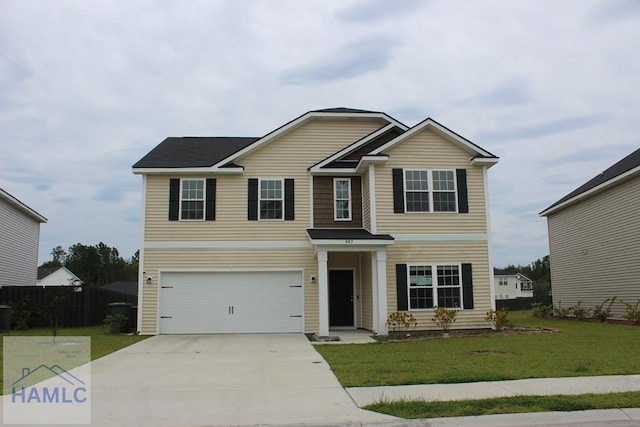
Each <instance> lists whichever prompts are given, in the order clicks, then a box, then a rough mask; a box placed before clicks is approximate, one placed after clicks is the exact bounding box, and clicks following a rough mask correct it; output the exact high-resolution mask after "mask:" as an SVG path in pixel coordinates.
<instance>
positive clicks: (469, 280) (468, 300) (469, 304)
mask: <svg viewBox="0 0 640 427" xmlns="http://www.w3.org/2000/svg"><path fill="white" fill-rule="evenodd" d="M462 294H463V295H464V297H463V298H464V300H463V301H462V307H463V308H465V309H472V308H473V271H472V269H471V264H462Z"/></svg>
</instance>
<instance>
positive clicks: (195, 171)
mask: <svg viewBox="0 0 640 427" xmlns="http://www.w3.org/2000/svg"><path fill="white" fill-rule="evenodd" d="M212 173H215V174H225V175H242V174H243V173H244V168H243V167H237V168H236V167H232V168H228V167H227V168H225V167H202V168H133V174H134V175H172V174H180V175H199V174H200V175H201V174H212Z"/></svg>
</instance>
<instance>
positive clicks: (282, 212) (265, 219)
mask: <svg viewBox="0 0 640 427" xmlns="http://www.w3.org/2000/svg"><path fill="white" fill-rule="evenodd" d="M267 181H278V182H280V198H279V199H263V198H262V183H263V182H267ZM263 201H280V203H281V206H282V209H281V212H280V218H262V209H261V205H262V202H263ZM284 210H285V206H284V178H260V179H258V220H259V221H284Z"/></svg>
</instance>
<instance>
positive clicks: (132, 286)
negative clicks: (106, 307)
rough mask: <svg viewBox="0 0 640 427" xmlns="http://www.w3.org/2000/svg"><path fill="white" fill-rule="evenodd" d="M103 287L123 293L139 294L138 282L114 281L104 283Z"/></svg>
mask: <svg viewBox="0 0 640 427" xmlns="http://www.w3.org/2000/svg"><path fill="white" fill-rule="evenodd" d="M102 289H107V290H109V291H113V292H120V293H121V294H127V295H138V282H112V283H109V284H106V285H104V286H103V287H102Z"/></svg>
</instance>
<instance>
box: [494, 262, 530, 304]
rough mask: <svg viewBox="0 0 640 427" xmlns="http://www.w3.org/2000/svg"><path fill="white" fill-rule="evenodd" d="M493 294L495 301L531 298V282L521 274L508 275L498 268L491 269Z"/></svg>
mask: <svg viewBox="0 0 640 427" xmlns="http://www.w3.org/2000/svg"><path fill="white" fill-rule="evenodd" d="M493 293H494V296H495V299H499V300H504V299H515V298H531V297H533V280H531V279H529V278H528V277H527V276H525V275H524V274H522V273H509V272H507V271H505V270H501V269H499V268H494V269H493Z"/></svg>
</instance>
